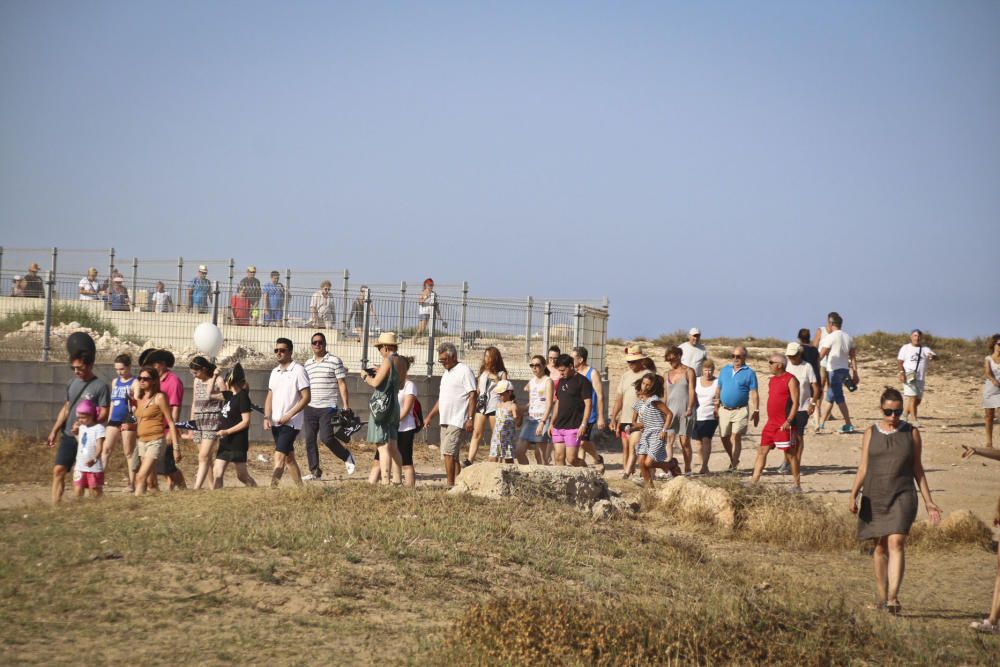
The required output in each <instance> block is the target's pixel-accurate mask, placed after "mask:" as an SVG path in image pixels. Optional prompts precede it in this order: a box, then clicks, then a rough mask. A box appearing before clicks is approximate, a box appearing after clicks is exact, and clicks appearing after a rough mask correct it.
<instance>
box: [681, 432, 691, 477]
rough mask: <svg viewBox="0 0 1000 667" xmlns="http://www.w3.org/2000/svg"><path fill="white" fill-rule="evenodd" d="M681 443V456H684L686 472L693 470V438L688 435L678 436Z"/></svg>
mask: <svg viewBox="0 0 1000 667" xmlns="http://www.w3.org/2000/svg"><path fill="white" fill-rule="evenodd" d="M678 439H679V440H680V443H681V456H682V457H684V472H686V473H688V472H691V459H692V458H693V454H692V452H691V438H690V437H689V436H686V435H681V436H678Z"/></svg>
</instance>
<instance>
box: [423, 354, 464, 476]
mask: <svg viewBox="0 0 1000 667" xmlns="http://www.w3.org/2000/svg"><path fill="white" fill-rule="evenodd" d="M437 353H438V363H440V364H441V365H442V366H444V375H442V376H441V386H440V390H439V393H438V400H437V403H435V404H434V407H433V408H431V411H430V412H428V413H427V418H426V419H425V420H424V421H425V422H426V423H427V424H430V423H431V420H432V419H434V415H436V414H440V416H441V456H442V458H443V459H444V473H445V475H446V476H447V477H448V486H455V477H456V476H457V475H458V473H459V471H460V470H461V468H462V464H461V460H460V459H459V455H460V453H461V451H462V446H463V445H465V446H468V444H469V441H470V439H471V436H472V415H473V414H475V412H476V376H475V374H474V373H473V372H472V369H471V368H469V367H468V366H466V365H465V364H463V363H461V362H459V360H458V350H457V349H455V346H454V345H453V344H452V343H441V344H440V345H438V348H437Z"/></svg>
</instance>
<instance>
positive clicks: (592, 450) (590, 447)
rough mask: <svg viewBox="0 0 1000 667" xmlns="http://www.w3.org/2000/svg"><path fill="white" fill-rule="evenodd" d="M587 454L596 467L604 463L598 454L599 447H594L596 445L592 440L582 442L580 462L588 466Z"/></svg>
mask: <svg viewBox="0 0 1000 667" xmlns="http://www.w3.org/2000/svg"><path fill="white" fill-rule="evenodd" d="M587 454H590V458H592V459H593V460H594V465H597V464H599V463H602V462H603V459H602V458H601V455H600V454H598V453H597V447H595V446H594V443H593V442H591V441H590V440H581V441H580V460H581V461H582V462H583V464H584V465H586V464H587Z"/></svg>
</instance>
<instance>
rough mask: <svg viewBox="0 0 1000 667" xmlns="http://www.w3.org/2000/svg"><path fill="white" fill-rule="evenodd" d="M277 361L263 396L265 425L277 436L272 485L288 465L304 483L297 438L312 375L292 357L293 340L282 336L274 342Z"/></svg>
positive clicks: (299, 482) (273, 485)
mask: <svg viewBox="0 0 1000 667" xmlns="http://www.w3.org/2000/svg"><path fill="white" fill-rule="evenodd" d="M274 354H275V355H276V356H277V358H278V365H277V366H275V368H274V370H272V371H271V378H270V380H268V383H267V398H266V399H264V428H265V429H267V430H269V431H271V435H272V437H274V472H273V473H272V474H271V486H272V487H275V486H278V482H279V481H281V476H282V475H283V474H284V472H285V467H286V466H287V467H288V469H289V470H290V471H291V473H292V481H294V482H295V483H296V484H298V485H300V486H301V485H302V472H301V471H300V470H299V464H298V463H296V461H295V439H296V438H297V437H298V436H299V431H301V430H302V422H303V415H302V410H303V409H305V407H306V405H308V404H309V375H308V374H306V369H305V368H303V367H302V364H300V363H299V362H297V361H295V360H294V359H292V341H290V340H289V339H287V338H279V339H278V340H277V341H275V343H274Z"/></svg>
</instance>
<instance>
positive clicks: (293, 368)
mask: <svg viewBox="0 0 1000 667" xmlns="http://www.w3.org/2000/svg"><path fill="white" fill-rule="evenodd" d="M267 388H268V391H270V392H271V419H272V420H277V419H280V418H281V416H282V415H283V414H285V413H286V412H288V411H289V410H291V409H292V408H293V407H294V406H295V404H296V403H298V402H299V392H301V391H302V390H303V389H308V388H309V374H308V373H306V369H305V368H303V367H302V364H300V363H299V362H297V361H292V362H290V363H289V364H288V366H286V367H285V368H282V367H281V366H276V367H275V368H274V370H272V371H271V378H270V379H269V380H268V382H267ZM303 419H304V415H303V413H302V412H299V413H298V414H297V415H295V416H294V417H292V418H291V420H290V421H288V422H287V424H288V426H291V427H292V428H294V429H299V430H302V421H303Z"/></svg>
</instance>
